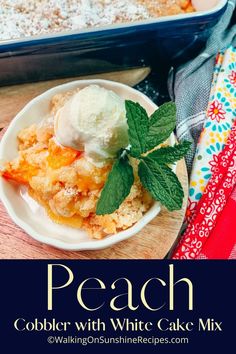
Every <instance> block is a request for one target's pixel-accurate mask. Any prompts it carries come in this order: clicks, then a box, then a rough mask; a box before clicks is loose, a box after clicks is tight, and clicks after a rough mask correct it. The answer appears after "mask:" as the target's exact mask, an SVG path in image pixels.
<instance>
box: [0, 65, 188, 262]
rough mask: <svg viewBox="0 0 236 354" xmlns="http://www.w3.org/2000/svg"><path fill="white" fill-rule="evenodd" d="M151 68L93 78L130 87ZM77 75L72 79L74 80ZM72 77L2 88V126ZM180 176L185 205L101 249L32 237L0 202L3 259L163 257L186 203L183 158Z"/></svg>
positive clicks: (185, 173)
mask: <svg viewBox="0 0 236 354" xmlns="http://www.w3.org/2000/svg"><path fill="white" fill-rule="evenodd" d="M148 73H149V69H148V68H144V69H137V70H129V71H125V72H119V73H109V74H100V75H96V76H90V78H94V77H96V78H105V79H110V80H115V81H119V82H123V83H126V84H128V85H130V86H133V85H135V84H137V83H138V82H140V81H142V80H143V79H144V78H145V77H146V76H147V75H148ZM75 79H78V78H73V80H75ZM71 80H72V79H62V80H61V79H60V80H53V81H47V82H40V83H34V84H24V85H16V86H11V87H4V88H0V128H4V127H6V126H7V125H8V124H9V122H10V121H11V119H13V118H14V116H15V115H16V113H17V112H18V111H19V110H20V109H21V108H22V107H23V106H24V105H25V104H26V103H27V102H28V101H29V100H31V99H32V98H33V97H35V96H37V95H39V94H40V93H42V92H43V91H45V90H47V89H49V88H51V87H53V86H56V85H59V84H61V83H64V82H68V81H71ZM177 175H178V177H179V179H180V181H181V183H182V186H183V188H184V191H185V199H184V203H183V208H182V210H180V211H176V212H173V213H170V212H168V211H167V210H164V209H163V210H162V211H161V213H160V214H159V215H158V216H157V217H156V218H155V219H154V220H153V221H152V222H151V223H150V224H149V225H147V226H146V227H145V228H144V229H143V230H142V231H141V232H139V233H138V234H137V235H135V236H133V237H132V238H130V239H128V240H126V241H123V242H120V243H119V244H117V245H115V246H113V247H110V248H107V249H105V250H100V251H80V252H74V251H73V252H72V251H63V250H58V249H56V248H53V247H51V246H47V245H44V244H42V243H39V242H37V241H35V240H33V239H32V238H31V237H30V236H28V235H27V234H26V233H25V232H24V231H23V230H21V229H20V228H19V227H18V226H16V225H15V224H14V223H13V222H12V221H11V219H10V218H9V216H8V214H7V212H6V211H5V208H4V206H3V205H2V203H0V259H162V258H164V257H165V256H166V254H167V253H168V251H169V250H170V248H171V247H172V245H173V243H174V242H175V241H176V239H177V236H178V233H179V230H180V228H181V225H182V222H183V218H184V214H185V208H186V203H187V191H188V178H187V171H186V166H185V163H184V161H181V162H180V163H179V164H178V166H177Z"/></svg>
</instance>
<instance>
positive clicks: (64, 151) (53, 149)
mask: <svg viewBox="0 0 236 354" xmlns="http://www.w3.org/2000/svg"><path fill="white" fill-rule="evenodd" d="M48 153H49V155H48V157H47V161H48V165H49V167H51V168H53V169H58V168H60V167H63V166H68V165H70V164H71V163H72V162H74V161H75V160H76V159H77V158H78V157H79V156H80V155H81V154H82V152H81V151H77V150H74V149H71V148H68V147H65V146H62V145H60V144H58V143H57V142H56V141H55V139H54V138H52V139H50V140H49V144H48Z"/></svg>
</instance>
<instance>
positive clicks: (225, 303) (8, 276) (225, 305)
mask: <svg viewBox="0 0 236 354" xmlns="http://www.w3.org/2000/svg"><path fill="white" fill-rule="evenodd" d="M48 263H55V264H59V263H61V264H64V265H67V266H68V267H70V268H71V270H72V271H73V273H74V281H73V284H72V285H70V286H69V287H67V288H65V289H63V290H60V291H57V293H56V292H55V296H54V298H53V300H54V310H53V311H47V264H48ZM169 264H174V266H175V280H178V279H180V278H182V277H187V278H189V279H190V280H191V281H192V283H193V286H194V311H188V310H187V291H186V290H187V287H186V285H185V284H178V285H177V286H176V288H175V291H176V293H175V296H176V302H175V307H176V308H175V311H172V312H171V311H169V310H168V306H167V307H165V308H163V309H162V310H160V311H157V312H151V311H148V310H147V309H145V308H144V306H142V304H141V303H140V301H139V292H140V288H141V286H142V284H143V283H144V282H145V281H146V280H147V279H149V278H152V277H159V278H162V279H163V280H165V281H167V282H168V271H169ZM65 275H66V272H65V271H63V269H59V268H58V269H56V268H55V273H54V276H55V277H54V285H56V284H62V283H63V281H65V280H66V279H65ZM235 275H236V262H235V261H196V262H194V261H179V262H178V261H175V262H170V261H167V260H166V261H146V260H145V261H92V260H91V261H61V260H59V261H55V260H54V261H51V262H50V261H0V279H1V288H0V352H1V353H4V354H5V353H7V354H8V353H10V354H11V353H15V352H20V353H26V354H28V353H51V354H53V353H58V354H60V353H65V354H66V353H72V354H74V353H96V352H101V353H104V354H106V353H109V354H110V353H121V352H123V353H128V352H135V353H156V352H158V353H171V352H175V353H177V354H179V353H181V354H184V353H201V352H203V353H207V352H209V353H222V352H225V353H231V352H234V349H233V348H234V342H235V334H236V333H235V318H236V316H235V314H236V311H235V300H236V290H235V278H236V277H235ZM90 277H97V278H100V279H101V280H103V282H104V283H105V284H106V286H107V290H105V291H95V292H93V291H92V292H90V293H91V294H92V296H91V297H90V298H87V297H86V298H87V299H88V301H91V303H99V302H102V301H106V305H105V306H104V307H103V308H102V310H98V311H95V312H87V311H85V310H84V309H82V308H81V306H80V305H79V304H78V302H77V299H76V292H77V288H78V285H79V283H80V282H81V281H82V280H84V279H86V278H90ZM120 277H126V278H129V280H130V281H131V282H132V283H133V285H134V303H139V304H140V307H139V309H138V310H137V311H135V312H132V311H130V310H125V311H121V312H114V311H112V310H111V309H110V307H109V301H110V299H111V298H112V297H113V296H115V295H118V294H120V293H122V292H125V291H121V288H120V291H119V292H118V291H114V290H111V289H110V285H111V283H112V282H113V281H114V280H116V279H117V278H120ZM124 290H125V288H124ZM149 295H150V298H149V300H150V301H152V303H153V306H154V305H158V304H161V303H162V302H163V301H166V302H167V305H168V287H167V288H163V287H161V286H160V285H158V284H157V283H156V284H154V286H153V287H150V288H149ZM18 317H23V318H25V319H26V320H28V321H31V320H34V318H38V319H39V320H40V319H43V318H47V319H48V320H50V319H51V318H56V320H58V321H70V322H73V321H82V320H86V319H87V318H91V319H97V318H98V317H100V318H101V320H103V321H105V322H106V323H107V324H108V325H109V318H110V317H112V318H117V317H119V318H121V319H122V318H125V317H128V318H130V319H135V318H137V319H139V320H143V321H153V322H156V321H157V320H158V319H160V318H163V317H166V318H168V319H170V320H172V319H173V320H175V319H176V318H180V320H181V321H193V322H195V323H198V319H199V318H203V319H206V318H214V319H215V320H216V321H220V322H221V321H222V322H223V325H222V327H223V331H222V332H198V331H197V330H194V331H193V332H187V333H186V332H172V333H171V332H160V331H154V332H149V333H143V336H152V335H154V336H156V337H169V338H170V337H188V338H189V344H167V345H166V344H159V345H157V346H152V345H148V344H146V345H140V344H139V345H137V344H133V345H131V344H126V345H121V344H116V345H88V346H82V345H80V344H60V345H59V344H48V343H47V337H48V336H49V335H58V336H62V335H64V336H67V335H72V336H75V335H77V336H87V335H93V336H99V335H104V336H119V335H123V336H125V335H126V336H128V337H129V336H130V337H132V336H138V335H140V333H136V334H134V333H133V334H132V333H125V332H123V334H122V333H119V332H117V333H116V334H115V332H114V331H113V330H111V328H110V326H108V325H107V331H106V332H105V333H103V332H102V333H96V332H94V333H90V334H88V333H86V332H85V333H82V334H81V333H78V332H76V330H69V331H68V332H67V333H62V332H61V333H50V332H17V331H16V330H15V329H14V327H13V323H14V321H15V319H17V318H18Z"/></svg>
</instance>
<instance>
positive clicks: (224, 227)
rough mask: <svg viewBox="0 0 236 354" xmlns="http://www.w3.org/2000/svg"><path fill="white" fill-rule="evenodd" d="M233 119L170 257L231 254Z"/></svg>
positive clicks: (235, 223)
mask: <svg viewBox="0 0 236 354" xmlns="http://www.w3.org/2000/svg"><path fill="white" fill-rule="evenodd" d="M235 186H236V121H235V122H234V125H233V128H232V130H231V133H230V136H229V138H228V140H227V143H226V145H225V147H224V149H223V151H222V152H221V153H220V154H219V155H218V156H217V161H216V163H215V164H214V166H213V168H212V176H211V178H210V180H209V182H208V184H207V186H206V189H205V191H204V194H203V196H202V198H201V199H200V201H199V203H198V205H197V207H196V210H195V211H194V215H193V216H192V219H191V221H190V222H189V224H188V226H187V229H186V231H185V233H184V235H183V237H182V239H181V240H180V243H179V245H178V246H177V247H176V249H175V250H174V252H173V255H172V258H173V259H196V258H198V259H199V258H221V259H225V258H235V253H236V213H235V211H236V201H235V190H236V189H235Z"/></svg>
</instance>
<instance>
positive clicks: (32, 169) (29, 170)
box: [2, 160, 38, 184]
mask: <svg viewBox="0 0 236 354" xmlns="http://www.w3.org/2000/svg"><path fill="white" fill-rule="evenodd" d="M37 173H38V167H36V166H32V165H29V164H28V163H27V162H26V161H25V160H21V161H20V162H19V164H18V166H16V167H14V165H13V163H11V162H8V163H7V164H6V166H5V170H4V171H3V173H2V176H3V177H4V178H6V179H10V180H13V181H15V182H17V183H20V184H28V183H29V180H30V179H31V178H32V177H33V176H35V175H37Z"/></svg>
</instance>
